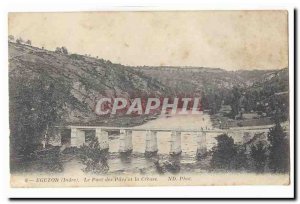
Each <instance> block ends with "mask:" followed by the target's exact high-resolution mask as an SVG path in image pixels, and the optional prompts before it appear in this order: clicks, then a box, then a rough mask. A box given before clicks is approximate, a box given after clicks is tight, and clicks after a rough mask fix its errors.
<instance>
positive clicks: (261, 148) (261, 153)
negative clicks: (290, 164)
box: [250, 141, 267, 173]
mask: <svg viewBox="0 0 300 204" xmlns="http://www.w3.org/2000/svg"><path fill="white" fill-rule="evenodd" d="M266 151H267V149H266V147H265V145H264V144H263V142H261V141H260V142H259V143H258V144H257V145H253V146H252V147H251V152H250V155H251V157H252V159H253V160H254V165H255V170H256V172H257V173H262V172H264V168H265V165H266V159H267V155H266Z"/></svg>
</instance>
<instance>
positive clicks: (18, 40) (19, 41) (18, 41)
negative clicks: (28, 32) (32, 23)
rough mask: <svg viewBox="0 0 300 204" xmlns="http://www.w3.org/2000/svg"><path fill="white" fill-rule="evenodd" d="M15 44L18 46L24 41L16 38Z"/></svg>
mask: <svg viewBox="0 0 300 204" xmlns="http://www.w3.org/2000/svg"><path fill="white" fill-rule="evenodd" d="M16 42H17V43H18V44H22V43H23V42H24V41H23V39H22V38H18V39H17V40H16Z"/></svg>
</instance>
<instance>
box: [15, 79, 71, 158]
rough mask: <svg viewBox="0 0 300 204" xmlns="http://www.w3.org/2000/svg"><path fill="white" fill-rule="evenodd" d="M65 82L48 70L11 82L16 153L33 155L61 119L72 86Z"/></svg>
mask: <svg viewBox="0 0 300 204" xmlns="http://www.w3.org/2000/svg"><path fill="white" fill-rule="evenodd" d="M64 83H65V82H63V81H61V79H57V80H54V79H52V78H50V77H49V76H48V75H47V74H46V73H42V74H41V75H40V76H25V75H22V76H19V77H18V78H17V80H14V82H10V130H11V137H10V138H11V146H12V147H13V148H11V149H12V150H13V151H14V154H15V155H19V154H21V155H24V156H28V155H30V154H31V153H32V152H33V151H35V150H36V149H38V148H39V146H40V144H41V142H42V141H43V140H44V139H45V138H44V135H45V133H46V131H48V130H47V127H49V128H50V127H53V126H55V124H57V123H59V122H60V121H61V118H62V115H63V107H64V104H65V100H66V99H67V98H68V91H69V89H70V86H69V85H66V84H64ZM49 139H50V138H49V137H47V138H46V140H49ZM46 143H47V141H46Z"/></svg>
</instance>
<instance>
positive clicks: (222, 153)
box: [211, 134, 236, 170]
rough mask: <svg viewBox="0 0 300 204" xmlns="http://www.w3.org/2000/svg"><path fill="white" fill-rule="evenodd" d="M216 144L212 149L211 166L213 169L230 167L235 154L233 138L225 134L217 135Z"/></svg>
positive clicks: (227, 168)
mask: <svg viewBox="0 0 300 204" xmlns="http://www.w3.org/2000/svg"><path fill="white" fill-rule="evenodd" d="M216 139H217V146H216V148H215V149H214V150H213V155H212V160H211V166H212V168H214V169H225V170H229V169H232V158H234V156H235V155H236V149H235V147H234V140H233V139H232V137H228V135H227V134H222V135H219V136H218V137H217V138H216Z"/></svg>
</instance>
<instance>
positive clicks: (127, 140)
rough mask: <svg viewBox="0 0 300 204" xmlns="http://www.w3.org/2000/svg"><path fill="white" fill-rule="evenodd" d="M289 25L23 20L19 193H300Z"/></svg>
mask: <svg viewBox="0 0 300 204" xmlns="http://www.w3.org/2000/svg"><path fill="white" fill-rule="evenodd" d="M288 15H289V14H288V12H287V11H285V10H276V11H275V10H260V11H255V10H247V11H242V10H241V11H225V10H223V11H209V10H206V11H119V12H117V11H110V12H104V11H101V12H52V13H47V12H43V13H34V12H33V13H32V12H31V13H9V16H8V27H9V29H8V50H9V52H8V54H9V59H8V60H9V124H10V174H11V178H10V179H11V182H10V183H11V186H12V187H106V186H107V187H108V186H124V187H125V186H127V187H129V186H203V185H206V186H209V185H214V186H216V185H226V186H230V185H290V170H291V159H290V154H291V151H290V147H291V145H290V139H291V134H290V131H291V128H290V114H289V111H290V100H289V96H290V87H289V61H288V59H289V49H288V28H289V27H288V26H289V24H288Z"/></svg>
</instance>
